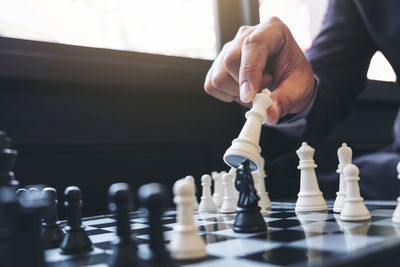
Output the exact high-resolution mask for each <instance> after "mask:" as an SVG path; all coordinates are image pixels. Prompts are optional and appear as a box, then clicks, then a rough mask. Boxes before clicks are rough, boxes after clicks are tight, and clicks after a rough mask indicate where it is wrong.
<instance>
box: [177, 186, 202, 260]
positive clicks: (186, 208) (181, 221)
mask: <svg viewBox="0 0 400 267" xmlns="http://www.w3.org/2000/svg"><path fill="white" fill-rule="evenodd" d="M173 191H174V196H175V197H174V202H175V204H176V206H177V223H176V225H175V226H174V229H173V232H172V237H171V242H170V243H169V249H170V251H171V255H172V257H173V258H175V259H179V260H183V259H196V258H202V257H205V256H207V252H206V246H205V243H204V240H203V239H202V238H201V237H200V236H199V235H198V233H197V231H198V229H197V226H196V225H195V223H194V216H193V210H192V206H193V194H194V185H193V183H191V182H189V181H186V180H178V181H176V182H175V184H174V188H173Z"/></svg>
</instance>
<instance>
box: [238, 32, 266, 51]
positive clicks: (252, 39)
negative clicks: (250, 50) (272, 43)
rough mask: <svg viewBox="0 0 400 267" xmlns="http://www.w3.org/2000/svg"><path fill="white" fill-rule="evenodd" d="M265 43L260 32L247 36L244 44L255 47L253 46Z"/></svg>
mask: <svg viewBox="0 0 400 267" xmlns="http://www.w3.org/2000/svg"><path fill="white" fill-rule="evenodd" d="M260 45H263V37H262V35H260V34H252V35H249V36H247V37H246V38H245V39H244V42H243V46H244V47H245V48H246V47H253V46H260Z"/></svg>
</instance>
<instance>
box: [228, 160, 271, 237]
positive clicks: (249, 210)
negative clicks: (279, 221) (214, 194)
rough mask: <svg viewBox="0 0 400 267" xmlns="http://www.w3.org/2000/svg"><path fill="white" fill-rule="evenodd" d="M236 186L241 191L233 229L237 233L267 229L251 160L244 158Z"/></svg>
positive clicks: (239, 168) (237, 174)
mask: <svg viewBox="0 0 400 267" xmlns="http://www.w3.org/2000/svg"><path fill="white" fill-rule="evenodd" d="M235 187H236V189H237V190H238V191H239V200H238V207H237V209H236V219H235V222H234V224H233V231H235V232H237V233H255V232H264V231H266V230H267V225H266V223H265V221H264V219H263V217H262V215H261V213H260V207H259V206H258V201H259V200H260V197H259V196H258V195H257V191H256V189H255V188H254V182H253V176H252V174H251V170H250V162H249V160H247V159H246V160H244V161H243V162H242V163H241V164H240V165H239V167H238V168H237V171H236V181H235Z"/></svg>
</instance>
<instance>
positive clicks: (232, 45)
mask: <svg viewBox="0 0 400 267" xmlns="http://www.w3.org/2000/svg"><path fill="white" fill-rule="evenodd" d="M254 29H255V27H252V26H241V27H240V28H239V31H238V32H237V34H236V36H235V38H234V39H233V40H232V41H230V42H229V45H227V47H226V51H225V53H224V58H223V62H222V64H223V66H224V68H225V69H226V71H227V72H228V73H229V74H230V75H231V76H232V78H233V79H234V80H235V81H236V82H237V83H239V69H240V61H241V54H242V45H243V41H244V39H245V38H246V37H247V36H248V35H249V34H250V33H251V32H253V31H254Z"/></svg>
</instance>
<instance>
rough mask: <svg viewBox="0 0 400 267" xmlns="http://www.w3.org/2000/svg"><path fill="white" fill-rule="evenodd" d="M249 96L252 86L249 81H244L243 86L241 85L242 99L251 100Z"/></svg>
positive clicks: (244, 100) (245, 101) (243, 100)
mask: <svg viewBox="0 0 400 267" xmlns="http://www.w3.org/2000/svg"><path fill="white" fill-rule="evenodd" d="M249 97H250V86H249V83H248V82H244V83H242V86H240V100H242V102H244V103H247V102H249Z"/></svg>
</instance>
